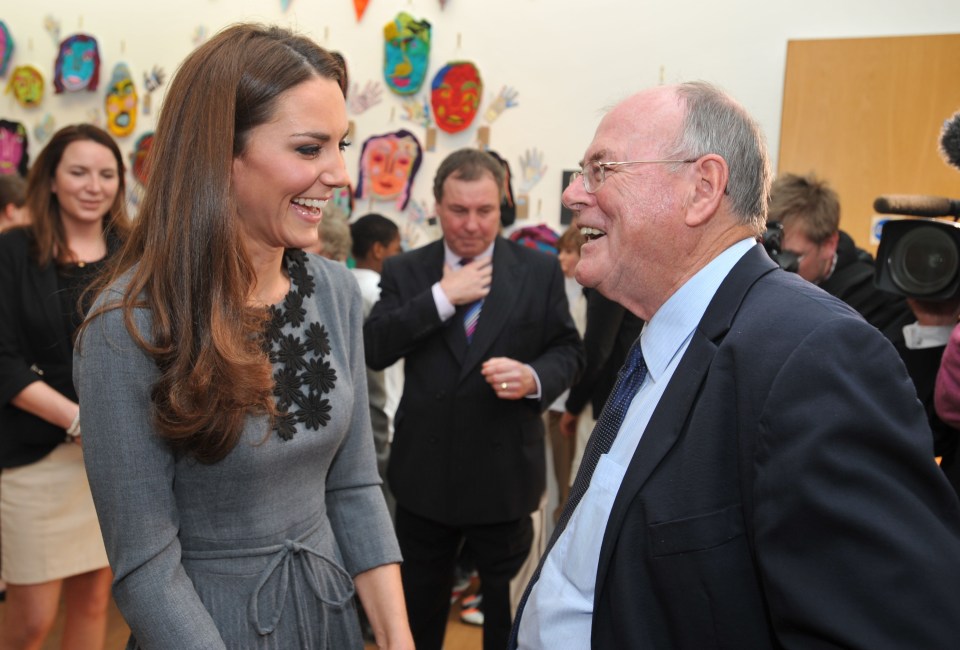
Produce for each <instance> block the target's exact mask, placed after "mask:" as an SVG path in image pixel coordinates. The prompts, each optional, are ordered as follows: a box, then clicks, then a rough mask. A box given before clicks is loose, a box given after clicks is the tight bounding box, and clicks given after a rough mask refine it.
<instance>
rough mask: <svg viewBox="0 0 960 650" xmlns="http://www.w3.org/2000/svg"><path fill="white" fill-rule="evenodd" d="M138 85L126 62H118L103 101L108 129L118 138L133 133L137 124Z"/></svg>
mask: <svg viewBox="0 0 960 650" xmlns="http://www.w3.org/2000/svg"><path fill="white" fill-rule="evenodd" d="M138 100H139V98H138V97H137V87H136V86H134V85H133V76H132V75H131V74H130V68H128V67H127V64H126V63H118V64H117V65H115V66H114V68H113V75H112V76H111V77H110V87H109V88H107V96H106V98H105V99H104V101H103V106H104V109H105V110H106V113H107V130H108V131H110V133H112V134H113V135H115V136H117V137H118V138H123V137H126V136H128V135H130V134H131V133H133V129H134V128H135V127H136V126H137V102H138Z"/></svg>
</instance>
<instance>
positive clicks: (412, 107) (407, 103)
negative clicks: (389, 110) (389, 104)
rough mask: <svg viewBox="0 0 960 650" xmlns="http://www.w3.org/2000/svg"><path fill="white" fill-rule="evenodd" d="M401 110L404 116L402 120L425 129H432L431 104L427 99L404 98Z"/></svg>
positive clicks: (401, 117)
mask: <svg viewBox="0 0 960 650" xmlns="http://www.w3.org/2000/svg"><path fill="white" fill-rule="evenodd" d="M401 108H403V115H401V116H400V119H402V120H406V121H408V122H413V123H414V124H419V125H420V126H422V127H424V128H429V127H430V103H429V102H428V101H427V98H426V97H404V98H403V104H401Z"/></svg>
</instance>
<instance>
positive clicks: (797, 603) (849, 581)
mask: <svg viewBox="0 0 960 650" xmlns="http://www.w3.org/2000/svg"><path fill="white" fill-rule="evenodd" d="M911 403H913V405H911ZM760 425H761V427H760V438H759V441H758V443H757V448H756V453H755V457H754V458H755V460H754V468H755V472H756V479H755V482H754V487H753V491H752V495H751V496H752V499H753V501H754V503H755V504H756V506H755V509H754V517H753V523H754V525H753V529H754V533H755V548H756V554H757V559H758V564H759V567H760V579H761V581H762V583H763V586H764V592H765V593H766V595H767V602H768V603H769V609H770V618H771V621H772V622H773V626H774V630H775V634H776V635H777V637H778V641H779V642H780V643H781V644H782V645H783V647H785V648H826V647H844V648H871V649H883V648H888V649H890V650H893V649H895V648H946V647H955V645H956V643H957V638H956V637H957V629H958V628H957V621H960V599H958V598H957V593H958V592H957V590H958V585H960V525H958V522H960V516H958V507H960V504H958V502H957V499H956V495H955V494H953V493H952V490H951V488H950V486H949V484H948V483H947V482H946V480H945V479H944V477H943V475H942V473H941V472H940V470H939V468H938V467H937V465H936V464H935V462H934V457H933V446H932V439H931V436H930V434H929V430H928V427H927V423H926V418H925V416H924V412H923V409H922V408H921V407H920V405H919V404H918V403H916V397H915V392H914V389H913V386H912V384H911V383H910V380H909V378H908V377H907V375H906V372H904V371H903V366H902V364H901V363H900V361H899V359H898V358H897V356H896V352H895V351H894V349H893V347H892V346H891V345H889V343H888V342H887V341H886V340H885V339H884V338H883V337H882V336H881V335H880V334H879V333H878V332H877V331H876V330H874V329H873V328H871V327H869V326H868V325H867V324H865V323H860V322H856V323H852V324H851V320H850V319H837V320H834V321H831V322H828V323H826V324H824V325H821V326H820V327H819V328H817V329H816V330H815V331H814V332H812V333H811V334H810V335H809V336H808V337H807V338H806V340H804V341H803V342H802V343H801V344H800V345H799V346H797V348H796V349H795V350H794V352H793V353H792V354H791V355H790V357H789V358H788V359H787V361H786V363H784V364H783V366H782V368H781V370H780V371H779V372H778V374H777V376H776V378H775V379H774V381H773V384H772V386H771V390H770V393H769V399H768V401H767V402H766V404H765V405H764V410H763V413H762V417H761V420H760Z"/></svg>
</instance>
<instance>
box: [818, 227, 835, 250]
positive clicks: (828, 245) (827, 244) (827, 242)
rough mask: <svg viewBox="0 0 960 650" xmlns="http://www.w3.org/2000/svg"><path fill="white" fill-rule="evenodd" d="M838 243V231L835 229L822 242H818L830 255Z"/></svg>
mask: <svg viewBox="0 0 960 650" xmlns="http://www.w3.org/2000/svg"><path fill="white" fill-rule="evenodd" d="M839 243H840V231H839V230H838V231H836V232H835V233H833V234H832V235H830V236H829V237H827V238H826V239H824V240H823V243H822V244H820V246H821V247H823V249H824V250H825V251H827V253H829V254H830V255H834V254H836V252H837V244H839Z"/></svg>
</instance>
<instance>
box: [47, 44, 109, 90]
mask: <svg viewBox="0 0 960 650" xmlns="http://www.w3.org/2000/svg"><path fill="white" fill-rule="evenodd" d="M99 83H100V48H99V47H98V46H97V39H95V38H94V37H93V36H90V35H89V34H74V35H73V36H68V37H67V38H65V39H63V42H62V43H60V50H59V52H58V53H57V61H56V63H55V64H54V66H53V87H54V89H55V90H56V92H57V94H58V95H59V94H60V93H64V92H67V93H75V92H79V91H81V90H88V91H91V92H92V91H94V90H96V89H97V84H99Z"/></svg>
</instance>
